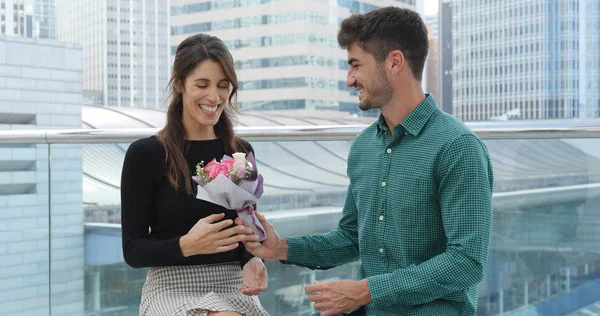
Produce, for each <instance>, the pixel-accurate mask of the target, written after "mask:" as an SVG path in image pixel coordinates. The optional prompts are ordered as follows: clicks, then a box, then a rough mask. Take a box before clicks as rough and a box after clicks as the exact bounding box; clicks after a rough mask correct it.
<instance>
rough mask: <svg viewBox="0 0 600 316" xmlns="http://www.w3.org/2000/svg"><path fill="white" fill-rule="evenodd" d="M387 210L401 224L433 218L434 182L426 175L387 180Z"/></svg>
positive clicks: (434, 214)
mask: <svg viewBox="0 0 600 316" xmlns="http://www.w3.org/2000/svg"><path fill="white" fill-rule="evenodd" d="M386 193H387V194H386V197H387V201H388V204H387V207H386V208H387V210H388V212H390V213H391V214H390V215H391V216H393V217H397V218H396V219H397V220H398V222H400V223H402V224H403V226H412V225H415V224H420V223H423V222H426V221H431V220H433V219H434V218H435V217H436V216H437V214H438V213H439V212H437V205H438V203H437V193H436V188H435V183H434V181H433V179H432V178H431V177H427V176H417V175H410V176H402V177H398V178H396V179H394V180H392V181H389V186H388V191H387V192H386Z"/></svg>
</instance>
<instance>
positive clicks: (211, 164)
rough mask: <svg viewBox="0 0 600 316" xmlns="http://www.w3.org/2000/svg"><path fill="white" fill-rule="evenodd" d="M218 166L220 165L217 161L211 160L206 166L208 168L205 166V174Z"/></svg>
mask: <svg viewBox="0 0 600 316" xmlns="http://www.w3.org/2000/svg"><path fill="white" fill-rule="evenodd" d="M218 164H219V163H218V162H217V161H216V160H215V159H213V160H211V161H210V162H209V163H208V164H206V166H204V172H209V171H211V170H212V168H214V167H215V166H216V165H218Z"/></svg>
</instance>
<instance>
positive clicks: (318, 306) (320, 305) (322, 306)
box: [313, 302, 327, 315]
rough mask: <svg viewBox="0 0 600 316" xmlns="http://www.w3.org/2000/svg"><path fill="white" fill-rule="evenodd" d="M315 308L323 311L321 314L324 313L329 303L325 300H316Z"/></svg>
mask: <svg viewBox="0 0 600 316" xmlns="http://www.w3.org/2000/svg"><path fill="white" fill-rule="evenodd" d="M313 308H314V309H315V310H318V311H322V312H321V315H323V310H324V309H326V308H327V304H326V303H325V302H315V303H314V304H313Z"/></svg>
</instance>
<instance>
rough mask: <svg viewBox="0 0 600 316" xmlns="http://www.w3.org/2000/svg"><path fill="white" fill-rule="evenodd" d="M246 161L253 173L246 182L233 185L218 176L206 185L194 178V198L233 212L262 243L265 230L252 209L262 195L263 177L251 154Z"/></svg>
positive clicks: (224, 177)
mask: <svg viewBox="0 0 600 316" xmlns="http://www.w3.org/2000/svg"><path fill="white" fill-rule="evenodd" d="M225 158H227V156H226V157H225ZM246 160H248V161H249V162H250V163H252V165H253V167H254V172H253V174H252V175H251V176H250V177H249V179H248V180H242V181H241V182H240V183H239V184H235V183H234V182H233V181H231V180H230V179H229V178H227V176H225V175H223V174H219V175H218V176H217V177H216V178H215V179H213V180H212V181H210V182H208V183H206V184H204V183H202V182H201V181H198V178H197V177H194V181H195V182H196V183H198V193H197V194H196V198H197V199H199V200H204V201H207V202H211V203H214V204H217V205H220V206H222V207H224V208H226V209H229V210H235V211H236V212H237V214H238V216H239V217H240V218H241V219H242V221H243V222H244V225H245V226H247V227H251V228H252V230H253V231H254V233H255V234H256V235H258V236H259V237H260V239H259V240H260V241H263V240H265V239H266V234H265V229H264V227H263V226H262V225H261V223H260V221H259V220H258V218H257V217H256V214H254V208H253V207H252V205H254V204H256V202H258V200H259V199H260V197H261V196H262V194H263V177H262V175H260V174H258V171H257V169H256V163H255V161H254V157H253V156H252V153H249V154H248V155H247V157H246Z"/></svg>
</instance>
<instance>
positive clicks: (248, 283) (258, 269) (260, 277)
mask: <svg viewBox="0 0 600 316" xmlns="http://www.w3.org/2000/svg"><path fill="white" fill-rule="evenodd" d="M267 279H268V275H267V267H265V264H264V263H263V262H262V260H260V259H259V258H257V257H254V258H252V259H250V261H248V263H246V264H245V265H244V268H243V269H242V288H241V289H240V292H242V293H243V294H246V295H258V293H260V292H263V291H266V290H267V282H268V281H267Z"/></svg>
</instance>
